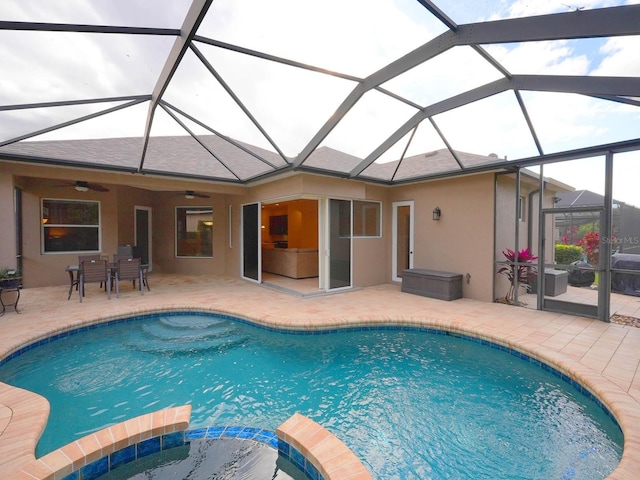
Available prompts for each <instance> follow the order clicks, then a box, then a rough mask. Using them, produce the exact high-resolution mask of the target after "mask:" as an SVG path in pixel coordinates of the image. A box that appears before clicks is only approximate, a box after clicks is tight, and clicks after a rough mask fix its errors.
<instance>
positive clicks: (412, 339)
mask: <svg viewBox="0 0 640 480" xmlns="http://www.w3.org/2000/svg"><path fill="white" fill-rule="evenodd" d="M0 380H2V381H4V382H6V383H10V384H13V385H16V386H20V387H23V388H27V389H29V390H32V391H36V392H38V393H41V394H42V395H44V396H46V397H47V398H48V399H49V400H50V402H51V405H52V415H51V418H50V420H49V424H48V426H47V429H46V430H45V433H44V436H43V438H42V440H41V443H40V445H39V448H38V450H39V451H38V454H39V455H40V454H43V453H45V452H47V451H50V450H52V449H53V448H57V447H58V446H60V445H62V444H64V443H67V442H69V441H71V440H73V439H74V438H77V437H78V436H83V435H86V434H87V433H89V432H91V431H94V430H96V429H99V428H102V427H104V426H105V425H108V424H111V423H115V422H119V421H122V420H123V419H125V418H130V417H132V416H135V415H138V414H140V413H148V412H149V411H152V410H157V409H159V408H163V407H167V406H171V405H180V404H185V403H191V404H192V405H193V411H192V421H191V423H192V425H191V426H192V427H195V426H198V425H219V424H225V423H227V424H238V423H242V424H251V425H259V426H261V427H264V428H274V427H275V426H277V425H278V424H279V423H281V422H282V421H283V420H285V419H286V418H288V417H289V416H290V415H291V414H293V413H294V412H300V413H302V414H304V415H306V416H308V417H310V418H312V419H313V420H315V421H317V422H318V423H320V424H322V425H323V426H324V427H326V428H327V429H329V430H330V431H332V432H333V433H335V434H336V435H337V436H338V437H339V438H340V439H341V440H343V441H344V442H345V443H346V444H347V445H348V446H349V447H351V448H352V449H353V450H354V451H355V453H356V454H357V455H358V456H359V457H360V458H361V459H363V461H364V462H365V464H366V465H367V466H368V468H369V469H370V470H371V472H372V473H373V475H374V477H376V478H399V477H401V478H428V477H434V478H439V477H442V478H446V477H447V476H449V477H450V476H455V477H456V478H545V479H546V478H566V479H569V478H576V479H577V478H588V479H589V478H593V479H595V478H598V479H602V478H604V477H605V476H606V475H607V474H608V473H610V472H611V471H612V470H613V469H614V468H615V466H616V465H617V463H618V461H619V459H620V454H621V450H622V447H621V445H622V434H621V432H620V430H619V429H618V428H617V426H616V424H615V423H614V422H613V421H612V420H611V419H610V418H609V417H608V416H607V415H606V414H605V413H604V412H603V411H602V409H601V408H600V407H599V406H598V405H597V404H595V403H594V402H592V401H590V400H588V399H586V398H585V397H584V396H583V395H581V394H580V393H579V392H578V391H577V390H576V389H575V388H574V387H573V386H571V385H570V384H568V383H567V382H564V381H562V380H561V379H559V378H557V377H556V376H554V375H552V374H551V373H549V372H548V371H545V370H544V369H542V368H540V367H539V366H536V365H534V364H531V363H530V362H526V361H523V360H522V359H520V358H517V357H516V356H514V355H509V354H508V353H507V352H502V351H499V350H498V349H495V348H493V349H492V348H488V347H487V346H485V345H481V344H480V343H479V342H474V341H469V339H461V338H455V337H454V336H451V335H435V334H434V332H431V333H425V332H420V331H417V330H406V331H405V330H402V329H398V328H393V329H372V330H364V331H347V332H332V333H329V334H324V335H283V334H282V333H279V332H274V331H268V330H265V329H261V328H256V327H254V326H251V325H246V324H243V323H239V322H236V321H233V320H232V319H228V318H224V317H215V316H203V315H191V316H186V317H184V318H181V317H179V316H175V315H169V314H166V315H159V316H154V317H151V318H145V319H138V320H136V321H133V322H127V323H121V324H118V325H114V326H109V327H103V328H99V329H95V330H89V331H87V332H84V333H82V334H81V335H70V336H66V337H65V338H60V339H59V340H57V341H55V342H51V343H49V344H47V345H43V346H40V347H38V348H35V349H32V350H30V351H28V352H26V353H23V354H22V355H20V356H18V357H16V358H14V359H12V360H11V361H8V362H6V363H5V364H4V365H3V366H2V367H0ZM70 426H74V427H75V428H73V430H71V429H70V428H69V427H70ZM513 465H518V471H517V472H514V471H513Z"/></svg>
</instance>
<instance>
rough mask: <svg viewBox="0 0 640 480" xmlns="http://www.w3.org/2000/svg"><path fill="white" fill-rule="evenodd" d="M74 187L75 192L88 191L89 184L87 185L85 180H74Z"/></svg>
mask: <svg viewBox="0 0 640 480" xmlns="http://www.w3.org/2000/svg"><path fill="white" fill-rule="evenodd" d="M74 188H75V189H76V191H77V192H83V193H84V192H88V191H89V185H87V182H76V184H75V186H74Z"/></svg>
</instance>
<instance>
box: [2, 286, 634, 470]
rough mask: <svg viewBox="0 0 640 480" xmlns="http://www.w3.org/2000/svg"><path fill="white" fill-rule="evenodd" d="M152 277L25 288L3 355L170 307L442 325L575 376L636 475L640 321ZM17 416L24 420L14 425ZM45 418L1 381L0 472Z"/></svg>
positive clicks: (295, 324)
mask: <svg viewBox="0 0 640 480" xmlns="http://www.w3.org/2000/svg"><path fill="white" fill-rule="evenodd" d="M150 285H151V291H150V292H145V294H144V295H140V293H139V292H138V291H133V290H131V289H130V288H126V289H123V290H122V291H121V297H120V298H115V296H114V297H112V299H111V300H107V296H106V295H105V294H104V291H101V290H100V289H99V287H98V286H97V285H92V286H91V288H89V289H88V291H87V296H86V297H85V299H84V301H83V303H79V302H78V298H77V294H76V295H74V296H72V297H71V300H68V301H67V299H66V298H67V290H68V286H65V285H60V286H56V287H45V288H32V289H24V290H23V291H22V298H21V299H20V305H19V307H20V310H21V312H22V313H21V314H19V315H18V314H16V313H14V312H13V311H12V308H9V309H8V311H7V313H6V314H5V315H4V316H2V317H0V358H4V357H6V356H7V355H9V354H11V353H12V352H14V351H16V350H17V349H19V348H21V347H22V346H25V345H28V344H30V343H32V342H33V341H35V340H38V339H41V338H46V337H48V336H50V335H51V334H53V333H56V332H61V331H64V330H67V329H69V328H73V327H77V326H79V325H86V324H91V323H97V322H101V321H105V320H109V319H114V318H120V317H124V316H130V315H137V314H143V313H148V312H152V311H159V310H167V309H198V310H210V311H215V312H221V313H228V314H232V315H235V316H238V317H242V318H247V319H251V320H254V321H256V322H259V323H262V324H264V325H270V326H278V327H289V328H297V329H314V328H335V327H339V326H347V325H351V326H353V325H368V324H390V323H394V324H398V323H399V324H405V325H416V326H418V325H420V326H428V327H435V328H443V329H448V330H452V331H457V332H460V333H464V334H467V335H473V336H477V337H480V338H485V339H488V340H491V341H493V342H495V343H499V344H504V345H507V346H509V347H513V348H516V349H518V350H520V351H523V352H524V353H527V354H528V355H530V356H531V357H533V358H536V359H539V360H542V361H544V362H546V363H548V364H550V365H552V366H553V367H555V368H556V369H558V370H560V371H562V372H564V373H566V374H567V375H569V376H570V377H572V378H574V379H578V380H579V381H580V382H581V383H582V384H583V385H585V386H587V387H588V388H589V389H590V390H591V391H592V393H593V394H594V395H596V396H597V397H598V398H599V399H600V400H601V401H602V402H603V403H604V404H605V405H607V406H608V408H609V409H610V411H611V412H612V413H613V414H614V415H615V416H616V418H617V419H618V422H619V423H620V425H621V427H622V429H623V432H624V434H625V446H624V453H623V458H622V461H621V463H620V465H619V467H618V468H617V469H616V471H615V472H614V473H613V474H612V475H611V476H610V477H609V478H611V479H637V478H638V472H639V471H640V371H639V365H640V328H633V327H627V326H622V325H617V324H611V323H603V322H599V321H597V320H591V319H585V318H580V317H574V316H569V315H563V314H556V313H550V312H539V311H536V310H532V309H527V308H518V307H513V306H508V305H502V304H497V303H484V302H478V301H474V300H469V299H460V300H456V301H452V302H446V301H440V300H434V299H430V298H425V297H421V296H417V295H411V294H406V293H402V292H400V287H399V286H397V285H390V284H389V285H380V286H376V287H371V288H363V289H358V290H353V291H348V292H342V293H337V294H331V295H322V296H312V297H306V298H301V297H297V296H293V295H289V294H286V293H283V292H280V291H277V290H274V289H270V288H265V287H263V286H260V285H256V284H253V283H249V282H245V281H242V280H237V279H231V278H225V277H215V276H180V275H160V274H153V275H151V276H150ZM622 300H623V303H624V304H625V306H624V308H625V312H627V313H626V314H631V313H629V312H639V311H640V298H638V297H628V298H626V297H625V298H623V299H622ZM612 313H615V312H614V311H613V309H612ZM11 423H14V425H20V428H19V429H15V428H14V429H12V428H9V426H10V425H11ZM45 423H46V415H44V414H43V412H42V404H38V403H37V402H36V403H34V404H31V403H30V401H29V400H26V399H25V396H24V392H23V391H20V390H18V389H14V388H12V387H8V386H6V385H4V384H2V383H0V477H1V478H14V477H12V476H10V475H11V474H10V473H9V472H10V471H13V470H10V469H14V468H18V467H19V466H20V465H23V464H25V463H26V462H28V461H30V460H33V458H34V457H33V449H34V447H35V444H36V442H37V438H38V437H39V435H40V432H41V431H42V429H43V428H44V424H45ZM16 432H17V433H16ZM7 475H9V476H7ZM15 478H22V477H15Z"/></svg>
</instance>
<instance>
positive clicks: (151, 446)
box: [137, 437, 162, 458]
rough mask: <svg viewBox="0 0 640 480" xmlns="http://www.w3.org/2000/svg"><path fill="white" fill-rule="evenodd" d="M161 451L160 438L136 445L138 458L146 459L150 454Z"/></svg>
mask: <svg viewBox="0 0 640 480" xmlns="http://www.w3.org/2000/svg"><path fill="white" fill-rule="evenodd" d="M161 450H162V442H161V439H160V437H154V438H149V439H147V440H143V441H142V442H140V443H138V445H137V455H138V458H142V457H146V456H147V455H151V454H152V453H158V452H159V451H161Z"/></svg>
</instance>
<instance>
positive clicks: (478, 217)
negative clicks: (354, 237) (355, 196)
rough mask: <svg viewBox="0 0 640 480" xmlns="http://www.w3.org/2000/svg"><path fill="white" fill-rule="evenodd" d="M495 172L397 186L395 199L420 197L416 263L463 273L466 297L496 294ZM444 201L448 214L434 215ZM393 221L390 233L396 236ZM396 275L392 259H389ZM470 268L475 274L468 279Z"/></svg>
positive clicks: (489, 297)
mask: <svg viewBox="0 0 640 480" xmlns="http://www.w3.org/2000/svg"><path fill="white" fill-rule="evenodd" d="M493 178H494V175H493V174H483V175H474V176H470V177H464V178H462V177H461V178H454V179H448V180H440V181H433V182H427V183H421V184H414V185H407V186H402V187H394V188H392V189H391V191H390V194H389V204H388V205H387V209H386V210H387V215H386V216H387V218H388V219H391V213H392V210H391V209H392V205H391V204H392V202H399V201H409V200H411V201H413V202H414V227H415V229H414V236H415V245H414V259H413V267H414V268H424V269H429V270H439V271H446V272H454V273H460V274H462V275H463V284H462V292H463V296H464V297H468V298H475V299H478V300H484V301H491V300H492V284H493V274H492V271H493V270H492V268H493V257H492V255H491V252H492V251H493V208H494V202H493V185H494V183H493ZM436 207H439V208H440V210H441V212H442V216H441V219H440V220H438V221H434V220H433V219H432V212H433V209H434V208H436ZM391 228H392V226H391V221H388V222H387V226H386V228H385V234H386V235H387V237H388V238H391ZM387 271H388V272H389V274H388V275H389V277H390V275H391V260H389V262H388V264H387ZM467 274H469V275H470V279H469V281H468V282H467V279H466V278H467V277H466V276H467Z"/></svg>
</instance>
